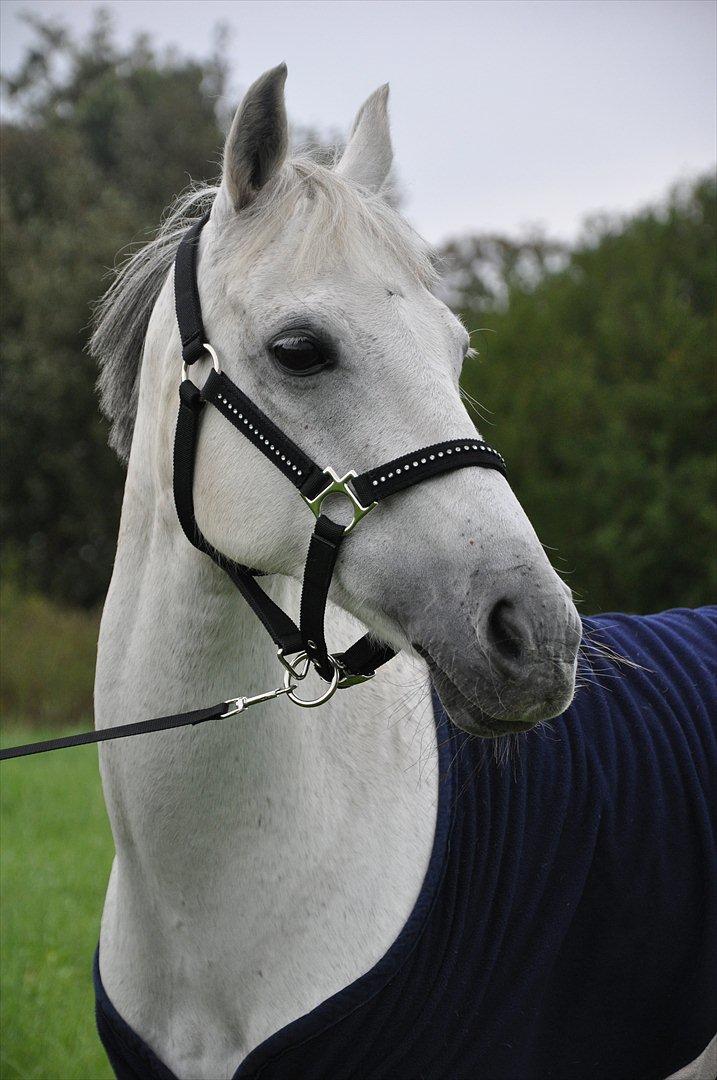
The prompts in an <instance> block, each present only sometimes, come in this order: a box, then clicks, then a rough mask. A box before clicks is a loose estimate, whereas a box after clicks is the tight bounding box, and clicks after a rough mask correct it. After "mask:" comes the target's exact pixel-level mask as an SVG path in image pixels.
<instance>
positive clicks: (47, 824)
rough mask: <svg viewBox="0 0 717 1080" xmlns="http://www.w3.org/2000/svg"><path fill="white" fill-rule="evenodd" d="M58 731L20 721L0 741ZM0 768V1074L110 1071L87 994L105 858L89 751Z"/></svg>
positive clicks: (76, 1075)
mask: <svg viewBox="0 0 717 1080" xmlns="http://www.w3.org/2000/svg"><path fill="white" fill-rule="evenodd" d="M57 734H58V732H57V730H53V731H46V732H42V731H38V730H37V729H35V728H34V727H33V728H32V730H30V729H29V728H28V727H26V726H24V725H23V727H21V728H20V727H14V728H13V729H12V730H10V731H9V732H7V733H6V734H5V736H4V738H3V740H2V741H3V744H4V745H6V746H7V745H11V744H13V743H16V742H26V741H29V740H30V739H36V738H46V737H50V736H53V735H57ZM0 768H1V769H2V774H1V775H0V796H1V798H0V815H1V816H0V841H1V844H2V865H1V867H0V888H1V895H2V917H1V920H0V922H1V927H0V929H1V937H0V948H1V950H2V952H1V958H2V963H1V965H0V966H1V968H2V983H1V986H0V1047H1V1049H0V1076H1V1077H2V1078H3V1080H17V1078H20V1077H22V1078H23V1080H30V1078H40V1077H41V1078H43V1080H105V1078H106V1080H111V1077H112V1071H111V1069H110V1067H109V1064H108V1062H107V1058H106V1057H105V1055H104V1052H103V1050H102V1047H101V1044H100V1042H99V1039H98V1037H97V1034H96V1032H95V1026H94V1002H93V993H92V956H93V952H94V949H95V945H96V944H97V938H98V933H99V922H100V914H101V911H102V902H103V897H104V892H105V887H106V884H107V877H108V874H109V869H110V863H111V859H112V840H111V835H110V830H109V825H108V823H107V818H106V815H105V810H104V805H103V802H102V795H101V791H100V782H99V774H98V768H97V751H96V749H95V748H94V747H91V746H88V747H81V748H77V749H73V750H65V751H58V752H55V753H51V754H47V755H45V756H38V757H31V758H25V759H19V760H17V761H8V762H4V763H3V764H2V766H0Z"/></svg>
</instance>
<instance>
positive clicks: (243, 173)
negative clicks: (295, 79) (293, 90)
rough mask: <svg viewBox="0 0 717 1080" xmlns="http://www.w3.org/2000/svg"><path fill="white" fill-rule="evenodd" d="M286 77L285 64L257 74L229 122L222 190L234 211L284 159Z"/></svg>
mask: <svg viewBox="0 0 717 1080" xmlns="http://www.w3.org/2000/svg"><path fill="white" fill-rule="evenodd" d="M286 74H287V69H286V64H279V66H278V67H275V68H272V69H271V70H270V71H265V72H264V74H263V75H260V76H259V78H258V79H257V80H256V82H255V83H252V85H251V86H250V87H249V89H248V90H247V92H246V94H245V96H244V100H243V101H242V103H241V105H240V106H239V108H238V109H237V111H236V114H235V116H234V120H233V121H232V126H231V130H230V132H229V135H228V136H227V141H226V145H225V147H224V171H223V177H222V187H223V188H224V189H225V192H226V195H227V197H228V199H229V202H230V204H231V206H232V207H233V208H234V210H236V211H239V210H242V209H243V208H244V207H245V206H248V205H249V203H251V202H252V201H253V200H254V199H255V198H256V196H257V194H258V193H259V191H260V190H261V189H262V188H263V187H264V185H265V184H266V182H267V181H268V180H269V179H270V178H271V177H272V176H273V174H274V173H275V172H276V170H277V169H278V168H279V167H280V166H281V164H282V162H283V160H284V158H285V157H286V150H287V146H288V123H287V119H286V105H285V103H284V83H285V82H286Z"/></svg>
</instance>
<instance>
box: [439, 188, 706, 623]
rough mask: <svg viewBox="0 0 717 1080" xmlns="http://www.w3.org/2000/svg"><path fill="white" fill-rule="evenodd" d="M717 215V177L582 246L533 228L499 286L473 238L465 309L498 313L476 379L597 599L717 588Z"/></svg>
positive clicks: (550, 525) (655, 601)
mask: <svg viewBox="0 0 717 1080" xmlns="http://www.w3.org/2000/svg"><path fill="white" fill-rule="evenodd" d="M716 226H717V188H716V186H715V182H714V180H713V179H712V178H706V179H703V180H700V181H698V182H696V183H695V184H693V185H691V186H688V187H686V188H684V189H682V190H677V191H675V192H673V194H672V196H671V197H670V199H669V200H668V201H667V203H666V204H665V205H664V206H661V207H659V208H657V209H651V210H646V211H644V212H643V213H640V214H638V215H637V216H635V217H634V218H632V219H628V220H618V221H610V220H608V219H597V220H595V221H594V222H593V223H592V224H591V225H590V227H589V229H588V232H587V234H586V235H585V237H584V238H583V240H582V241H581V242H580V243H579V244H578V245H577V246H576V247H575V248H574V250H572V251H570V252H564V253H560V252H549V251H546V250H545V249H544V250H543V252H542V261H541V258H540V257H539V256H540V252H539V253H538V254H536V252H535V250H534V245H531V246H530V247H529V248H528V250H527V251H526V253H525V257H524V258H523V261H522V266H523V269H522V270H521V269H520V265H521V261H520V260H517V261H516V260H515V259H512V262H511V264H510V272H509V273H508V274H505V275H504V276H503V278H502V281H501V283H500V288H501V290H502V291H497V290H496V289H495V287H494V286H493V284H492V279H491V277H490V276H488V275H487V274H486V273H485V271H484V270H483V263H482V262H481V260H480V259H479V258H476V256H475V254H473V257H472V261H471V266H472V267H473V270H472V273H473V275H474V281H473V283H471V281H470V280H468V282H467V284H466V281H465V279H464V280H463V284H462V288H463V290H464V291H463V309H464V313H465V317H466V321H467V324H468V325H469V326H470V327H474V326H480V327H487V328H489V329H488V330H485V331H480V332H479V334H478V335H477V340H476V339H474V341H475V343H476V344H477V345H478V348H479V351H480V353H481V356H480V359H479V360H478V361H473V362H471V363H470V364H469V365H468V366H467V368H466V370H465V371H464V385H465V388H466V390H467V391H468V392H469V393H470V394H471V395H472V396H474V397H475V398H478V399H480V400H481V401H482V402H484V403H485V404H486V405H487V406H488V408H489V409H490V411H491V416H493V417H494V418H495V426H494V428H492V429H491V431H490V436H489V438H490V440H491V441H492V440H495V442H496V443H497V445H498V446H499V447H500V448H501V451H502V452H504V454H505V456H506V457H507V459H508V462H509V465H510V470H511V480H512V483H513V485H514V487H515V489H516V491H517V493H518V495H519V497H520V498H521V500H522V502H523V504H524V506H525V508H526V511H527V513H528V514H529V516H530V518H531V520H532V521H533V523H534V524H535V526H536V529H537V531H538V534H539V536H540V537H541V539H542V540H543V541H544V542H545V543H546V544H548V545H549V546H551V547H556V548H557V549H558V551H559V552H560V553H561V555H562V556H563V558H562V559H558V560H557V565H558V567H559V568H562V569H563V570H567V571H568V572H569V573H568V581H569V582H570V583H571V584H572V585H573V587H574V588H575V589H576V591H577V593H578V596H579V597H580V596H582V597H583V598H584V603H585V606H586V608H587V609H589V610H590V611H596V610H605V609H612V610H628V611H642V612H645V611H649V610H655V609H659V608H664V607H668V606H671V605H680V604H685V605H696V604H700V603H705V602H709V601H710V600H713V599H714V596H715V586H716V585H717V563H716V562H715V558H714V555H715V527H716V525H717V517H716V514H715V504H714V483H715V465H716V456H715V411H716V410H715V379H714V375H715V369H714V361H715V344H716V333H715V332H716V323H715V307H714V302H715V301H714V298H715V292H716V290H715V286H716V285H717V280H716V278H717V260H716V258H715V256H716V254H717V252H716V250H715V248H716V237H717V229H716ZM546 256H547V257H548V258H556V259H557V265H555V264H554V265H553V268H551V267H550V266H549V265H548V263H547V261H546ZM447 257H448V258H451V257H452V258H453V260H454V262H455V260H456V256H455V253H454V252H448V253H447ZM561 263H562V265H560V264H561ZM494 265H495V264H494V263H493V264H492V267H491V274H492V275H493V277H494V276H495V275H494ZM476 267H477V268H478V272H477V273H476ZM469 277H470V273H469ZM479 426H481V427H482V428H483V429H484V430H485V423H482V422H480V421H479Z"/></svg>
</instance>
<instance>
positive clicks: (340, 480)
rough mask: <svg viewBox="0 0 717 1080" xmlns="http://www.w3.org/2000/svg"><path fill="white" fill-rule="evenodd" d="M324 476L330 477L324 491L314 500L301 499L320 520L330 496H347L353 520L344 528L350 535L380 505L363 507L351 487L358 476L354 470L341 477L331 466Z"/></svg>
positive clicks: (373, 503)
mask: <svg viewBox="0 0 717 1080" xmlns="http://www.w3.org/2000/svg"><path fill="white" fill-rule="evenodd" d="M324 475H325V476H328V478H329V481H330V482H329V484H328V485H327V486H326V487H325V488H324V490H323V491H320V492H319V494H318V495H315V496H314V498H313V499H308V498H307V497H306V495H302V496H301V497H302V499H303V500H304V502H305V503H306V505H307V506H308V508H309V510H311V513H312V514H313V515H314V517H316V518H318V517H319V516H320V514H321V507H322V505H323V502H324V499H326V498H328V496H329V495H345V496H346V498H347V499H348V500H349V502H350V503H351V509H352V511H353V519H352V520H351V521H350V522H349V524H348V525H346V526H345V527H344V535H345V534H346V533H350V532H351V530H352V529H353V528H355V526H356V525H358V523H359V521H360V520H361V518H364V517H366V514H368V513H370V512H371V510H373V508H374V506H377V505H378V503H375V502H372V503H369V505H368V506H363V505H362V503H361V502H360V500H359V497H358V495H357V494H356V492H355V491H354V489H353V488H352V487H351V480H353V479H355V478H356V476H357V475H358V474H357V473H356V472H355V471H354V470H353V469H350V470H349V471H348V472H347V473H346V474H345V476H339V475H338V474H337V473H336V472H334V470H333V469H332V468H331V466H329V467H328V468H326V469H324Z"/></svg>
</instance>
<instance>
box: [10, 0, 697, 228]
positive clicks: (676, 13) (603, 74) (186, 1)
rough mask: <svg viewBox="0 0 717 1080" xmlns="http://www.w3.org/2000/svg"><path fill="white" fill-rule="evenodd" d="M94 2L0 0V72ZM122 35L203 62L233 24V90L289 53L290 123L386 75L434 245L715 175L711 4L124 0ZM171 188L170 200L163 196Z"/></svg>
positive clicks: (569, 217)
mask: <svg viewBox="0 0 717 1080" xmlns="http://www.w3.org/2000/svg"><path fill="white" fill-rule="evenodd" d="M97 6H98V5H97V4H96V3H94V2H93V0H41V2H39V0H3V3H2V36H1V39H0V46H1V48H0V64H1V66H2V70H3V71H11V70H12V69H13V68H15V67H16V65H17V63H18V61H19V59H20V58H21V56H22V54H23V49H24V46H25V45H26V44H27V42H28V41H29V40H30V36H31V35H30V33H29V31H28V30H27V28H26V27H24V26H23V25H22V23H21V22H20V21H19V20H18V18H17V16H18V14H19V13H20V12H22V10H23V9H24V10H28V9H29V10H34V11H36V12H40V13H42V14H44V15H54V16H58V17H61V18H63V19H64V20H65V21H66V22H67V23H68V24H69V25H70V26H71V27H74V28H75V29H76V30H78V31H83V30H85V29H86V28H87V27H88V25H89V24H90V22H91V18H92V12H93V9H94V8H95V7H97ZM102 6H104V7H105V8H109V9H110V10H111V11H112V13H113V15H114V19H115V23H116V27H117V30H118V33H119V36H120V38H121V39H123V40H126V39H128V38H130V37H131V36H132V35H133V34H134V33H136V32H137V31H140V30H143V31H147V32H148V33H149V34H150V35H151V36H152V37H153V38H154V39H155V41H156V42H158V43H161V44H166V45H175V46H177V47H179V48H180V49H182V50H184V51H186V52H191V53H193V54H196V55H199V56H201V55H203V54H204V55H206V54H207V53H208V52H209V50H210V48H211V36H212V27H213V26H214V24H216V23H217V22H225V23H227V24H228V25H229V26H230V27H231V28H232V31H233V38H232V50H231V54H232V57H233V63H234V67H233V84H234V88H235V90H236V92H237V94H238V93H239V91H240V90H241V88H242V87H246V85H247V84H248V83H249V82H250V81H251V80H252V79H253V78H255V77H256V76H257V75H258V74H260V73H261V72H262V71H263V70H264V69H265V68H267V67H271V66H273V65H274V64H276V63H278V62H279V61H281V60H286V61H287V63H288V65H289V82H288V86H287V93H288V103H289V111H290V115H291V116H292V117H293V118H294V119H295V120H297V121H300V122H302V123H305V124H314V125H316V126H318V127H319V128H321V129H322V130H328V129H337V128H346V127H347V126H348V124H349V123H350V121H351V119H352V116H353V113H354V112H355V110H356V108H357V107H358V105H359V104H360V103H361V101H362V100H363V99H364V98H365V97H366V96H367V95H368V94H369V93H370V92H371V90H373V89H374V88H375V87H376V86H377V85H379V84H380V83H382V82H385V81H387V80H388V81H390V83H391V93H392V118H393V131H394V142H395V147H396V154H397V161H398V169H399V176H400V180H401V184H402V187H403V190H404V192H405V194H406V210H407V213H408V216H409V217H410V218H411V219H412V220H413V222H414V223H415V224H416V225H417V227H418V228H419V230H420V231H421V232H423V233H424V235H426V236H427V237H428V238H429V239H430V240H432V241H438V240H441V239H443V238H445V237H447V236H449V235H455V234H459V233H463V232H467V231H471V230H475V231H485V230H496V231H505V232H511V233H515V232H516V231H518V230H519V229H520V228H521V227H522V226H524V225H526V224H533V223H536V224H540V225H542V226H543V227H545V228H546V229H547V230H548V231H549V232H550V233H551V234H553V235H557V236H562V237H571V236H573V235H574V234H575V232H576V230H577V228H578V225H579V222H580V220H581V219H582V217H583V216H584V215H585V214H587V213H591V212H593V211H597V210H602V209H606V210H628V209H631V208H634V207H636V206H639V205H641V204H642V203H644V202H647V201H650V200H653V199H655V198H657V197H659V196H660V195H662V194H663V193H664V191H665V189H666V188H667V186H668V185H669V184H670V183H672V182H673V181H675V180H678V179H681V178H684V177H688V176H691V175H693V174H694V173H696V172H697V171H700V170H705V169H708V168H710V167H711V166H713V164H714V161H715V156H717V150H716V146H715V138H716V136H715V130H716V127H717V116H716V112H717V110H716V103H715V97H716V91H715V67H716V45H715V38H716V26H715V22H716V19H715V16H716V11H717V8H716V6H715V4H714V3H713V2H712V0H676V2H673V0H601V2H592V0H557V2H555V0H550V2H548V0H521V2H513V0H498V2H496V0H484V2H473V0H464V2H454V0H439V2H432V0H358V2H354V0H343V2H341V0H328V2H324V0H321V2H317V0H314V2H310V0H288V2H287V0H283V2H280V0H246V2H243V0H233V2H229V0H114V2H109V3H105V4H104V5H102ZM169 194H171V193H168V195H169Z"/></svg>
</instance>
